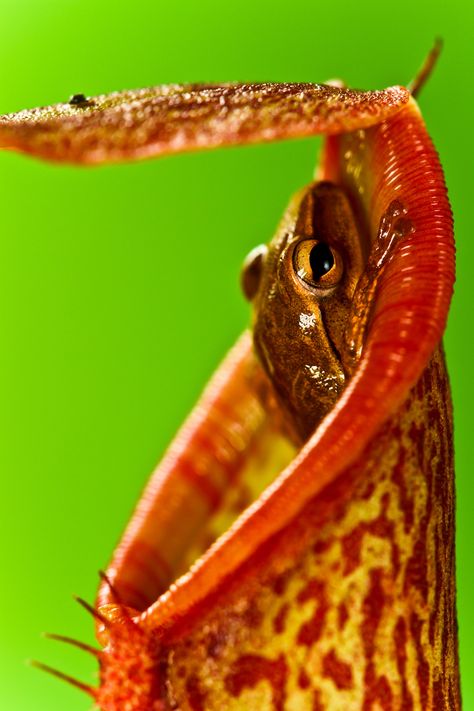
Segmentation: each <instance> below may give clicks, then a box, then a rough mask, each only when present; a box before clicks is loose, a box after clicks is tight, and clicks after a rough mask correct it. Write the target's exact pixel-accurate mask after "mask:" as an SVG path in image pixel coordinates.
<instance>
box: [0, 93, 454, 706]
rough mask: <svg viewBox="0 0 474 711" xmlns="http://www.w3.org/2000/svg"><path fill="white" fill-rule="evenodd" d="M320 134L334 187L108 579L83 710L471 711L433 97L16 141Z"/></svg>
mask: <svg viewBox="0 0 474 711" xmlns="http://www.w3.org/2000/svg"><path fill="white" fill-rule="evenodd" d="M414 86H415V87H416V89H418V84H417V83H415V85H414ZM318 133H323V134H325V135H326V141H325V144H324V148H323V155H322V160H321V165H320V167H319V169H318V173H317V181H316V182H314V183H312V184H311V185H309V186H308V187H307V188H305V189H304V190H302V191H301V192H300V193H299V194H297V195H296V196H295V198H294V199H293V200H292V202H291V203H290V206H289V208H288V211H287V213H286V214H285V216H284V218H283V220H282V223H281V225H280V227H279V229H278V231H277V234H276V236H275V238H274V239H273V240H272V241H271V242H270V244H269V245H268V247H262V248H260V249H258V250H257V251H255V252H254V253H253V254H252V255H251V256H250V258H249V259H248V260H247V261H246V264H245V267H244V272H243V287H244V292H245V294H246V296H247V298H249V300H250V301H251V302H252V305H253V314H254V315H253V334H254V347H253V345H252V339H251V337H250V335H249V334H248V333H245V334H244V335H243V336H242V337H241V338H240V339H239V341H238V342H237V344H236V346H235V347H234V348H233V349H232V351H231V353H230V354H229V355H228V356H227V358H226V359H225V360H224V362H223V364H222V365H221V366H220V368H219V369H218V371H217V373H216V374H215V376H214V377H213V379H212V381H211V383H210V384H209V386H208V387H207V389H206V391H205V393H204V395H203V396H202V398H201V400H200V402H199V403H198V405H197V407H196V408H195V410H194V411H193V412H192V414H191V415H190V417H189V419H188V420H187V421H186V423H185V424H184V426H183V428H182V429H181V431H180V432H179V433H178V435H177V437H176V439H175V440H174V442H173V443H172V444H171V446H170V448H169V450H168V452H167V453H166V455H165V457H164V459H163V461H162V462H161V463H160V465H159V466H158V468H157V470H156V471H155V473H154V474H153V476H152V478H151V481H150V483H149V484H148V486H147V489H146V490H145V493H144V495H143V497H142V499H141V500H140V502H139V504H138V506H137V509H136V511H135V514H134V515H133V517H132V520H131V522H130V524H129V526H128V527H127V530H126V532H125V534H124V537H123V539H122V541H121V543H120V544H119V546H118V548H117V550H116V552H115V554H114V556H113V559H112V562H111V564H110V566H109V568H108V570H107V574H106V575H104V576H103V581H102V585H101V588H100V590H99V595H98V600H97V605H96V608H92V609H91V611H92V612H93V613H94V614H95V616H96V618H97V633H98V639H99V641H100V643H101V645H102V647H103V648H102V649H101V650H97V651H96V652H95V653H96V654H97V656H98V659H99V663H100V686H99V688H98V689H93V688H91V687H88V686H85V685H81V688H83V689H85V690H87V691H88V692H89V693H90V694H91V695H92V696H93V698H94V700H95V701H96V703H97V705H98V706H99V708H101V709H104V711H119V710H120V711H151V710H153V711H165V710H166V709H180V710H181V711H221V710H222V709H229V711H234V710H235V711H243V710H244V709H257V708H259V709H262V711H263V710H265V709H275V710H277V711H286V710H288V711H292V710H293V709H295V710H296V709H298V710H299V709H301V710H302V711H306V710H308V711H315V710H321V709H328V710H329V711H333V710H334V711H337V710H338V709H354V711H356V710H358V709H360V710H361V711H362V710H364V711H365V710H367V711H369V710H370V709H374V710H375V709H383V710H384V711H385V710H387V711H388V710H389V709H393V710H395V709H397V710H400V711H408V710H409V709H420V710H423V711H425V710H428V709H432V710H434V709H436V711H438V710H440V709H446V710H448V709H449V710H450V711H451V710H452V709H459V708H460V700H459V679H458V660H457V638H456V619H455V586H454V555H453V554H454V517H453V504H454V498H453V465H452V418H451V404H450V396H449V385H448V381H447V376H446V371H445V366H444V359H443V354H442V349H441V346H440V340H441V337H442V334H443V331H444V327H445V323H446V317H447V312H448V308H449V302H450V298H451V294H452V287H453V281H454V244H453V233H452V218H451V211H450V207H449V203H448V200H447V195H446V188H445V184H444V179H443V174H442V170H441V167H440V164H439V161H438V158H437V155H436V152H435V150H434V148H433V146H432V143H431V141H430V139H429V136H428V134H427V132H426V129H425V126H424V123H423V120H422V118H421V115H420V112H419V109H418V106H417V104H416V102H415V100H414V98H413V96H412V95H411V94H410V92H409V91H408V90H407V89H404V88H403V87H393V88H391V89H387V90H385V91H376V92H362V91H353V90H348V89H344V88H341V87H339V86H334V85H331V86H327V85H326V86H324V85H313V84H249V85H236V84H229V85H223V86H213V85H187V86H162V87H157V88H153V89H146V90H139V91H135V92H123V93H116V94H111V95H107V96H99V97H95V98H92V99H88V98H86V97H84V96H82V95H76V96H74V97H73V98H72V99H71V101H70V102H68V103H66V104H59V105H57V106H53V107H46V108H41V109H36V110H32V111H24V112H20V113H19V114H14V115H10V116H5V117H3V118H0V145H3V146H4V147H9V148H15V149H18V150H22V151H25V152H28V153H31V154H33V155H37V156H40V157H43V158H46V159H50V160H56V161H69V162H74V163H83V164H98V163H105V162H112V161H122V160H132V159H138V158H143V157H149V156H154V155H159V154H165V153H174V152H178V151H183V150H191V149H193V150H194V149H199V148H208V147H211V146H223V145H230V144H237V143H240V144H242V143H251V142H256V141H269V140H279V139H283V138H290V137H295V136H306V135H315V134H318ZM66 641H67V640H66ZM89 651H90V650H89Z"/></svg>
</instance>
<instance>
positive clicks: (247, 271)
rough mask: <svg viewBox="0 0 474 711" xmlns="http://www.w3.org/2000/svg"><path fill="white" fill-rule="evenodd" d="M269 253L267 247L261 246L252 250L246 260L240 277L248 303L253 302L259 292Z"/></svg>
mask: <svg viewBox="0 0 474 711" xmlns="http://www.w3.org/2000/svg"><path fill="white" fill-rule="evenodd" d="M267 251H268V248H267V246H266V245H264V244H260V245H259V246H258V247H255V249H252V251H251V252H250V253H249V254H248V255H247V256H246V258H245V261H244V264H243V267H242V272H241V276H240V285H241V287H242V291H243V292H244V296H245V298H246V299H247V300H248V301H252V299H253V298H254V297H255V295H256V293H257V291H258V287H259V285H260V278H261V276H262V268H263V264H264V261H265V257H266V254H267Z"/></svg>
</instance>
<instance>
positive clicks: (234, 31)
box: [0, 0, 474, 711]
mask: <svg viewBox="0 0 474 711" xmlns="http://www.w3.org/2000/svg"><path fill="white" fill-rule="evenodd" d="M472 14H473V10H472V4H471V3H470V2H467V1H462V2H461V1H460V0H454V1H452V2H451V3H450V5H449V9H448V5H447V3H444V2H443V3H434V2H429V3H428V2H424V3H415V2H414V1H413V0H401V1H399V2H397V3H395V4H393V3H382V2H362V3H347V2H346V3H344V2H339V3H337V4H336V3H318V2H314V1H313V0H306V1H302V0H291V2H280V1H279V0H272V1H271V2H260V3H258V2H257V3H255V2H252V1H250V0H245V1H243V2H239V3H235V4H233V3H222V4H217V3H212V2H210V1H209V0H201V2H199V3H196V2H189V0H181V1H180V2H178V3H176V4H175V5H171V4H170V3H168V2H163V1H162V0H158V1H157V0H148V1H146V2H140V0H136V2H134V3H129V2H125V1H124V0H114V1H112V0H106V1H105V2H102V3H100V2H98V1H97V0H83V1H82V2H81V1H79V0H77V1H73V0H47V1H46V0H1V5H0V112H3V113H6V112H9V111H14V110H18V109H21V108H24V107H31V106H36V105H42V104H46V103H50V102H56V101H60V100H61V101H62V100H65V99H66V98H67V97H69V95H70V94H72V93H74V92H83V93H85V94H95V93H99V92H106V91H111V90H116V89H122V88H135V87H141V86H148V85H153V84H158V83H166V82H184V81H216V82H219V81H229V80H250V81H251V80H267V79H268V80H278V81H283V80H285V81H324V80H325V79H328V78H332V77H335V76H337V77H342V78H343V79H345V81H346V82H347V83H348V84H349V85H350V86H356V87H363V88H382V87H384V86H388V85H391V84H394V83H407V82H408V81H409V79H410V78H411V77H412V75H413V74H414V72H415V70H416V69H417V68H418V66H419V64H420V62H421V60H422V58H423V56H424V54H425V53H426V51H427V50H428V48H429V47H430V45H431V43H432V41H433V38H434V37H435V36H436V35H438V34H441V35H442V36H443V37H444V39H445V50H444V53H443V56H442V59H441V61H440V63H439V66H438V68H437V70H436V74H435V76H434V77H433V78H432V80H431V82H430V84H429V86H427V87H426V89H425V91H424V92H423V96H422V99H421V105H422V110H423V112H424V116H425V119H426V121H427V124H428V128H429V131H430V132H431V135H432V136H433V138H434V140H435V143H436V145H437V147H438V150H439V152H440V154H441V158H442V162H443V165H444V167H445V170H446V176H447V182H448V186H449V191H450V195H451V199H452V203H453V208H454V212H455V217H456V232H457V242H458V281H457V289H456V296H455V300H454V303H453V308H452V312H451V317H450V323H449V328H448V333H447V336H446V348H447V353H448V359H449V368H450V373H451V379H452V386H453V392H454V402H455V410H456V455H457V477H458V478H457V484H458V547H457V553H458V579H459V597H458V605H459V621H460V643H461V652H462V662H463V672H464V679H463V682H464V703H465V709H467V711H470V710H471V709H474V674H472V666H473V661H474V645H473V642H472V640H473V638H474V604H473V600H474V583H473V573H474V560H473V555H472V543H471V539H472V537H473V535H474V516H473V515H472V513H471V512H472V503H471V500H472V496H473V494H474V485H473V483H472V471H473V467H472V458H473V456H472V435H471V437H470V430H471V423H472V410H473V404H472V403H473V401H474V383H473V378H472V374H471V373H472V371H471V368H472V328H473V323H474V321H473V317H472V305H473V289H474V279H473V267H474V260H473V257H474V245H473V240H472V227H471V231H470V232H469V231H468V224H471V226H472V224H473V221H472V212H473V206H474V200H473V198H472V158H471V160H469V157H468V154H469V151H468V149H469V147H470V143H471V137H470V131H471V130H472V121H473V115H472V92H471V91H465V90H464V88H465V87H466V86H469V85H470V82H471V74H472V67H471V66H470V65H471V64H472V54H469V52H470V42H471V37H472V29H473V23H472V19H473V18H472ZM466 134H467V135H466ZM316 150H317V142H316V141H315V140H305V141H295V142H286V143H281V144H276V145H266V146H255V147H248V148H237V149H228V150H221V151H216V152H210V153H201V154H195V155H185V156H177V157H172V158H167V159H164V160H157V161H150V162H145V163H141V164H135V165H125V166H114V167H106V168H100V169H75V168H70V167H66V168H64V167H57V166H51V165H46V164H41V163H39V162H36V161H34V160H32V159H29V158H26V157H23V156H19V155H15V154H13V153H7V152H5V153H3V154H2V155H0V174H1V210H0V250H1V254H0V314H1V334H2V344H1V351H0V403H1V405H0V437H1V446H0V471H1V479H2V489H1V516H0V534H1V538H0V540H1V546H2V552H1V564H2V568H1V576H2V581H1V582H2V584H1V587H0V610H1V622H0V669H1V672H0V675H1V678H0V684H1V690H0V707H1V708H2V709H9V710H10V709H11V710H13V711H17V710H23V709H25V710H26V709H27V710H28V711H33V710H35V711H36V710H38V709H41V710H43V709H66V708H67V709H68V711H75V709H77V710H79V709H87V708H89V706H90V704H89V701H88V699H87V698H86V697H82V696H81V695H80V694H79V693H76V692H75V691H74V690H72V689H69V688H68V687H66V685H63V684H61V683H59V682H56V681H54V680H53V679H51V678H49V677H46V675H41V674H40V673H38V672H36V671H35V670H32V669H30V668H28V667H27V666H25V659H27V658H30V657H33V658H39V659H41V660H43V661H46V662H48V663H50V664H52V665H53V666H56V667H59V668H60V669H63V670H65V671H69V672H72V673H73V674H75V675H76V676H79V677H80V678H83V679H85V680H88V681H90V680H92V679H93V675H94V673H95V665H94V663H93V661H92V660H89V658H86V657H85V655H83V654H82V653H81V652H78V651H76V650H74V649H69V648H62V647H61V646H58V645H56V643H54V642H50V641H47V640H44V639H42V638H41V632H43V631H45V630H47V631H55V632H60V633H61V632H62V633H66V634H70V635H72V636H74V637H77V638H80V639H86V640H87V639H88V640H90V641H91V640H92V625H91V622H90V620H89V619H87V617H86V616H85V613H84V612H83V611H82V610H81V609H80V608H79V607H78V606H77V605H75V603H74V602H73V601H72V599H71V594H72V593H78V594H81V595H83V596H85V597H87V598H88V599H89V600H91V599H93V596H94V591H95V588H96V584H97V578H96V571H97V570H98V569H99V568H101V567H104V566H105V565H106V563H107V560H108V557H109V555H110V553H111V551H112V549H113V547H114V545H115V542H116V540H117V538H118V537H119V535H120V533H121V531H122V529H123V526H124V525H125V523H126V521H127V519H128V517H129V515H130V513H131V509H132V507H133V504H134V502H135V501H136V500H137V498H138V496H139V493H140V490H141V488H142V486H143V484H144V482H145V481H146V479H147V476H148V474H149V472H150V470H151V469H152V467H153V465H154V463H155V462H156V460H157V459H158V458H159V456H160V455H161V453H162V452H163V449H164V448H165V446H166V444H167V443H168V442H169V440H170V438H171V437H172V435H173V433H174V432H175V430H176V429H177V427H178V425H179V423H180V422H181V421H182V420H183V418H184V417H185V415H186V413H187V412H188V411H189V409H190V408H191V407H192V405H193V403H194V401H195V399H196V397H197V396H198V394H199V391H200V389H201V387H202V386H203V384H204V383H205V381H206V379H207V378H208V376H209V375H210V373H211V372H212V371H213V369H214V368H215V366H216V364H217V363H218V361H219V360H220V358H221V356H222V355H223V354H224V352H225V351H226V349H227V348H228V347H229V346H230V344H231V343H232V342H233V341H234V339H235V337H236V335H237V334H238V333H239V332H240V331H241V330H242V328H243V327H244V326H245V324H246V323H247V320H248V309H247V306H246V304H245V303H244V301H243V299H242V297H241V296H240V293H239V287H238V273H239V268H240V264H241V261H242V258H243V257H244V255H245V254H246V253H247V251H248V250H249V249H250V248H251V247H253V246H254V245H256V244H259V243H260V242H262V241H266V240H267V239H268V238H269V237H270V236H271V234H272V231H273V229H274V227H275V225H276V223H277V221H278V219H279V216H280V214H281V212H282V211H283V209H284V207H285V205H286V202H287V200H288V198H289V196H290V195H291V194H292V193H293V192H294V191H295V189H297V188H299V187H300V186H302V185H304V184H305V183H306V182H308V181H309V180H310V179H311V176H312V170H313V165H314V162H315V158H316ZM177 251H178V252H179V254H180V264H181V266H180V270H179V272H176V271H175V270H174V268H173V265H174V264H175V255H176V253H177Z"/></svg>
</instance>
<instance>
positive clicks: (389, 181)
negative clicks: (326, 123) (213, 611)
mask: <svg viewBox="0 0 474 711" xmlns="http://www.w3.org/2000/svg"><path fill="white" fill-rule="evenodd" d="M319 176H320V177H321V178H322V179H325V180H332V181H334V182H336V183H338V184H342V185H344V186H345V187H346V188H347V190H348V191H349V193H350V194H351V195H352V197H353V200H354V201H357V203H358V204H359V206H360V208H361V210H362V212H365V219H366V223H367V225H368V229H369V233H370V235H369V237H370V240H371V241H372V242H373V241H374V240H375V239H376V238H377V233H378V228H379V224H380V219H381V217H382V215H383V214H384V212H385V211H386V210H387V208H388V206H389V204H390V203H391V202H392V201H393V200H399V201H401V202H402V203H403V205H404V207H405V208H406V210H407V217H408V218H409V219H410V221H411V222H412V224H413V227H414V230H413V232H412V233H411V234H408V235H406V236H405V237H403V238H402V239H400V241H399V242H398V244H397V246H396V248H395V251H394V254H393V256H392V258H391V260H390V262H389V263H388V264H387V266H386V267H385V269H384V271H383V272H382V274H381V275H380V279H379V283H378V290H377V294H376V298H375V308H374V311H373V318H372V320H371V324H370V327H369V331H368V334H367V339H366V343H365V347H364V352H363V356H362V359H361V361H360V364H359V366H358V368H357V370H356V372H355V374H354V376H353V378H352V380H351V382H350V384H349V386H348V388H347V389H346V391H345V393H344V394H343V396H342V398H341V400H340V401H339V402H338V404H337V405H336V407H335V408H334V409H333V410H332V412H331V413H330V414H329V415H328V416H327V418H326V419H325V420H324V422H323V423H322V424H321V426H320V427H319V428H318V430H317V432H316V433H315V434H314V435H313V437H312V438H311V439H310V440H309V441H308V442H307V444H306V445H305V446H304V448H303V449H302V450H301V452H300V454H299V455H298V456H297V457H296V459H295V460H294V461H293V462H292V463H291V465H290V466H289V467H288V468H287V469H286V470H285V471H284V472H283V473H282V474H281V475H280V476H279V477H278V478H277V479H276V480H275V482H274V483H273V484H272V485H271V486H270V487H268V488H267V489H266V490H265V492H264V494H263V495H262V496H260V498H259V499H258V500H257V501H256V502H255V503H254V504H253V505H252V506H251V507H250V508H249V509H247V511H246V512H244V514H243V515H242V516H241V517H240V518H239V519H238V520H237V521H236V523H235V524H234V526H232V528H231V529H230V530H229V531H228V532H227V533H226V534H225V535H224V536H222V537H221V538H220V539H219V540H218V541H217V542H216V543H215V544H214V545H213V546H212V547H211V548H210V549H209V551H208V552H207V553H206V554H205V555H204V556H203V557H202V558H201V559H200V560H199V561H198V562H197V564H196V565H195V566H193V569H192V570H191V571H190V572H189V573H188V574H186V575H185V576H183V577H182V578H180V579H179V580H178V581H176V583H175V584H174V585H173V586H172V588H171V589H170V590H169V591H168V592H167V593H165V594H164V595H163V596H162V597H160V598H159V599H158V600H157V601H156V603H155V604H154V605H152V606H151V607H150V608H149V609H148V610H147V611H145V612H144V613H143V615H142V616H141V619H142V622H143V623H144V624H145V625H149V626H151V627H155V626H160V625H165V626H169V625H173V623H174V621H176V620H177V619H179V618H182V617H183V616H184V615H186V613H187V612H188V611H189V610H190V609H191V608H192V607H193V606H194V605H196V604H197V603H202V602H203V601H205V599H206V597H207V596H208V595H210V594H211V593H212V592H213V591H214V590H215V589H216V588H217V586H218V585H219V584H220V583H221V582H222V580H223V579H225V578H226V576H228V575H230V574H232V573H235V572H236V571H237V569H238V568H239V566H240V565H241V564H243V563H244V562H245V561H246V560H247V559H248V558H249V556H251V555H252V554H254V553H255V552H256V551H257V550H258V549H259V547H260V546H261V545H263V544H264V543H265V542H266V541H267V540H268V539H269V538H270V537H271V536H272V535H274V534H275V533H277V532H278V531H280V530H281V529H282V528H284V527H285V526H287V525H288V524H289V523H291V521H292V520H293V519H294V517H296V516H297V515H298V514H299V513H300V512H301V510H302V509H303V507H304V506H305V505H306V504H307V503H308V502H309V501H310V500H311V499H312V498H313V497H314V496H315V495H316V494H318V493H319V492H320V491H321V490H322V489H323V488H324V487H325V486H326V485H327V484H328V483H330V482H331V481H333V480H334V479H335V478H336V477H338V476H339V475H341V474H342V473H343V472H344V471H345V470H346V469H347V468H348V467H349V466H350V465H351V464H352V463H353V462H355V461H356V460H357V458H358V457H359V456H360V455H361V453H362V452H363V450H364V448H365V446H366V445H367V444H368V443H369V442H370V441H371V440H372V438H373V437H374V436H375V434H376V433H377V431H378V430H379V429H380V427H381V426H382V425H383V423H384V422H385V421H387V419H388V418H389V417H390V416H391V415H392V414H393V413H394V412H395V411H396V410H397V408H398V407H399V406H400V405H401V403H402V402H403V401H404V399H405V398H406V396H407V394H408V392H409V390H410V388H411V387H412V386H413V385H414V384H415V383H416V381H417V380H418V378H419V377H420V375H421V373H422V372H423V370H424V368H425V367H426V365H427V363H428V360H429V358H430V356H431V354H432V352H433V350H434V349H435V347H436V345H437V344H438V342H439V340H440V338H441V336H442V333H443V330H444V328H445V324H446V318H447V313H448V307H449V303H450V299H451V295H452V290H453V282H454V242H453V223H452V215H451V209H450V206H449V202H448V198H447V193H446V187H445V183H444V178H443V173H442V169H441V166H440V164H439V160H438V157H437V154H436V151H435V149H434V147H433V145H432V143H431V140H430V138H429V136H428V134H427V131H426V128H425V126H424V123H423V120H422V118H421V115H420V112H419V110H418V107H417V105H416V103H415V102H414V100H411V101H410V103H409V105H408V106H407V107H406V108H405V109H403V110H402V111H401V112H399V113H398V114H397V115H396V116H394V117H393V118H392V119H390V120H387V121H386V122H384V123H381V124H379V125H377V126H375V127H372V128H370V129H366V130H364V131H357V132H355V133H352V134H344V135H342V136H337V137H332V138H329V139H327V143H326V148H325V154H324V157H323V163H322V168H321V170H320V174H319Z"/></svg>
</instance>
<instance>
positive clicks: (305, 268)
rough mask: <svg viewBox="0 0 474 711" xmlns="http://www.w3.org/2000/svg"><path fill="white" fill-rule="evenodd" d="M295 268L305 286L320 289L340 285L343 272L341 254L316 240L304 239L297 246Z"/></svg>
mask: <svg viewBox="0 0 474 711" xmlns="http://www.w3.org/2000/svg"><path fill="white" fill-rule="evenodd" d="M293 267H294V269H295V272H296V274H297V275H298V277H299V278H300V279H301V280H302V281H303V282H304V283H305V284H308V285H309V286H313V287H316V288H318V289H329V288H331V287H333V286H335V285H336V284H338V283H339V281H340V280H341V277H342V272H343V264H342V258H341V255H340V254H339V252H338V251H337V250H336V249H334V247H331V246H329V245H328V244H327V243H326V242H320V241H319V240H316V239H304V240H302V241H301V242H299V243H298V244H297V245H296V248H295V251H294V252H293Z"/></svg>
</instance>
